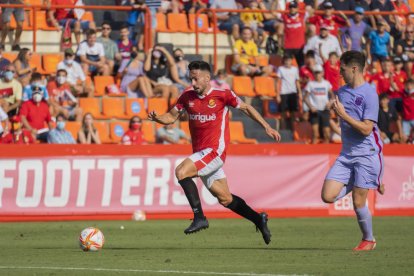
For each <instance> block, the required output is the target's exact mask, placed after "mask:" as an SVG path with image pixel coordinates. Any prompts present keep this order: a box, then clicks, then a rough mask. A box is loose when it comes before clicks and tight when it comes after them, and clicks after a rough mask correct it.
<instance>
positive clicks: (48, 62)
mask: <svg viewBox="0 0 414 276" xmlns="http://www.w3.org/2000/svg"><path fill="white" fill-rule="evenodd" d="M62 60H63V54H61V53H56V54H43V56H42V64H43V70H44V71H45V73H46V74H55V73H56V71H57V66H58V64H59V62H61V61H62Z"/></svg>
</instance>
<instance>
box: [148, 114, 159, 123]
mask: <svg viewBox="0 0 414 276" xmlns="http://www.w3.org/2000/svg"><path fill="white" fill-rule="evenodd" d="M156 118H157V112H155V111H151V112H150V113H148V120H150V121H154V122H155V121H156Z"/></svg>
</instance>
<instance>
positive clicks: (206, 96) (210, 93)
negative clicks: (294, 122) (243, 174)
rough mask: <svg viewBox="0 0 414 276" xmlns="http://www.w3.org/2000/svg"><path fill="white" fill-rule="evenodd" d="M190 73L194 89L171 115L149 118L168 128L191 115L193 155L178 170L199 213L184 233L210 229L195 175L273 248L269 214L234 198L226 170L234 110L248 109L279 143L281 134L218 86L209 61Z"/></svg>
mask: <svg viewBox="0 0 414 276" xmlns="http://www.w3.org/2000/svg"><path fill="white" fill-rule="evenodd" d="M188 69H189V72H190V79H191V84H192V89H189V90H187V91H185V92H184V93H183V94H182V95H181V96H180V98H179V99H178V101H177V103H176V105H175V107H174V108H172V109H171V110H170V111H169V112H167V113H165V114H162V115H158V114H157V113H155V111H152V112H150V113H149V115H148V119H149V120H152V121H155V122H158V123H160V124H164V125H168V124H172V123H174V122H175V121H176V120H177V119H178V118H179V117H180V115H181V114H182V113H183V112H185V111H187V113H188V116H189V126H190V133H191V139H192V144H193V154H192V155H191V156H190V157H188V158H187V159H185V160H184V161H183V162H182V163H181V164H179V165H178V166H177V168H176V169H175V175H176V176H177V178H178V182H179V183H180V185H181V186H182V188H183V190H184V192H185V195H186V197H187V199H188V202H189V203H190V205H191V208H192V210H193V213H194V220H193V222H192V223H191V225H190V226H189V227H188V228H187V229H185V230H184V233H185V234H191V233H194V232H197V231H199V230H201V229H206V228H208V221H207V219H206V217H205V216H204V214H203V210H202V207H201V202H200V197H199V195H198V191H197V186H196V185H195V183H194V181H193V180H192V178H193V177H197V176H199V177H200V178H201V180H202V181H203V183H204V185H205V186H206V187H207V188H208V189H209V190H210V192H211V193H212V194H213V195H214V196H215V197H216V198H217V199H218V201H219V202H220V204H221V205H223V206H224V207H226V208H228V209H230V210H232V211H233V212H235V213H237V214H239V215H240V216H242V217H244V218H246V219H248V220H250V221H252V222H253V223H254V224H255V225H256V227H257V229H259V230H260V232H261V233H262V236H263V239H264V241H265V243H266V244H269V243H270V237H271V234H270V231H269V229H268V227H267V220H268V219H267V214H266V213H260V214H259V213H257V212H256V211H254V210H253V209H252V208H250V207H249V206H248V205H247V204H246V202H245V201H244V200H243V199H242V198H240V197H238V196H236V195H233V194H231V193H230V191H229V187H228V185H227V179H226V175H225V174H224V171H223V169H222V166H223V164H224V161H225V159H226V148H227V145H228V143H229V140H230V131H229V106H231V107H234V108H238V109H240V110H242V111H243V112H244V113H245V114H246V115H247V116H249V117H250V118H252V119H253V120H255V121H256V122H258V123H259V124H260V125H261V126H262V127H263V128H264V129H265V131H266V133H267V135H269V136H270V137H272V138H273V139H275V140H276V141H279V140H280V134H279V133H278V132H277V131H276V130H274V129H273V128H271V127H270V126H269V124H268V123H267V122H266V121H265V120H264V119H263V118H262V116H261V115H260V114H259V113H258V112H257V111H256V110H255V109H254V108H253V107H252V106H250V105H248V104H246V103H244V102H243V101H242V100H241V99H240V98H239V97H237V96H236V95H235V94H234V92H233V91H231V90H221V89H215V88H212V87H211V85H210V79H211V69H210V65H209V64H208V63H207V62H204V61H193V62H191V63H190V64H189V65H188Z"/></svg>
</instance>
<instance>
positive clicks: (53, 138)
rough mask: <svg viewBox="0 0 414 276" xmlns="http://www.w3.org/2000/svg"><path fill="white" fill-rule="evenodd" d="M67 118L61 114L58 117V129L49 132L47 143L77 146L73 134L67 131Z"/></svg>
mask: <svg viewBox="0 0 414 276" xmlns="http://www.w3.org/2000/svg"><path fill="white" fill-rule="evenodd" d="M65 124H66V120H65V116H63V114H59V115H57V116H56V128H54V129H52V130H51V131H49V135H48V136H47V142H48V143H49V144H76V142H75V139H73V137H72V134H70V132H69V131H67V130H66V129H65Z"/></svg>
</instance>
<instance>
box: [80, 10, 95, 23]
mask: <svg viewBox="0 0 414 276" xmlns="http://www.w3.org/2000/svg"><path fill="white" fill-rule="evenodd" d="M81 20H83V21H95V19H94V18H93V13H92V12H91V11H85V13H84V14H83V16H82V18H81Z"/></svg>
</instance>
